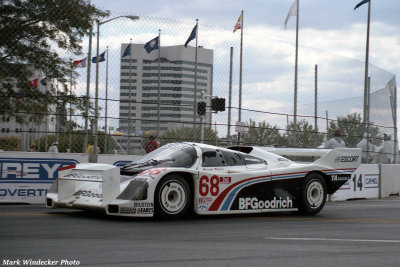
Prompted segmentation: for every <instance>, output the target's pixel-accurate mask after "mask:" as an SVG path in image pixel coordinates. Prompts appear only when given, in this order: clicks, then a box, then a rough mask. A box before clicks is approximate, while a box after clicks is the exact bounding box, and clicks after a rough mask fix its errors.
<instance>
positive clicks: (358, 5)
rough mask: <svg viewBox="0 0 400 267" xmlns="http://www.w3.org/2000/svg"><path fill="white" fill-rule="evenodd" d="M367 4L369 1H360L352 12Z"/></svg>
mask: <svg viewBox="0 0 400 267" xmlns="http://www.w3.org/2000/svg"><path fill="white" fill-rule="evenodd" d="M368 2H369V0H362V1H361V2H360V3H358V4H357V5H356V6H355V7H354V10H356V9H357V8H359V7H360V6H362V5H364V4H366V3H368Z"/></svg>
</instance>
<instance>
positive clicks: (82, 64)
mask: <svg viewBox="0 0 400 267" xmlns="http://www.w3.org/2000/svg"><path fill="white" fill-rule="evenodd" d="M74 64H75V66H77V67H79V68H85V67H86V58H84V59H81V60H75V61H74Z"/></svg>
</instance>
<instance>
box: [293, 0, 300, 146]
mask: <svg viewBox="0 0 400 267" xmlns="http://www.w3.org/2000/svg"><path fill="white" fill-rule="evenodd" d="M299 2H300V0H297V8H296V9H297V10H296V13H297V14H296V55H295V66H294V108H293V109H294V110H293V121H294V122H293V123H294V132H293V145H294V146H295V147H296V146H297V74H298V52H299Z"/></svg>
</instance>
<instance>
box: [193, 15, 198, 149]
mask: <svg viewBox="0 0 400 267" xmlns="http://www.w3.org/2000/svg"><path fill="white" fill-rule="evenodd" d="M198 25H199V19H196V50H195V51H196V52H195V59H194V103H193V142H196V115H197V108H196V106H197V46H198V32H199V27H198Z"/></svg>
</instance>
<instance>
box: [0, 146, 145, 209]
mask: <svg viewBox="0 0 400 267" xmlns="http://www.w3.org/2000/svg"><path fill="white" fill-rule="evenodd" d="M138 157H140V156H139V155H105V154H100V155H99V157H98V159H99V163H107V164H112V165H115V166H122V165H125V164H127V163H129V162H131V161H132V160H134V159H136V158H138ZM87 162H88V155H87V154H84V153H46V152H12V151H11V152H0V174H1V175H0V203H30V204H41V203H44V201H45V196H46V193H47V190H48V189H49V188H50V186H51V185H52V184H53V183H54V182H55V181H56V179H57V177H58V169H59V168H60V167H64V166H68V165H72V164H78V163H87Z"/></svg>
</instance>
